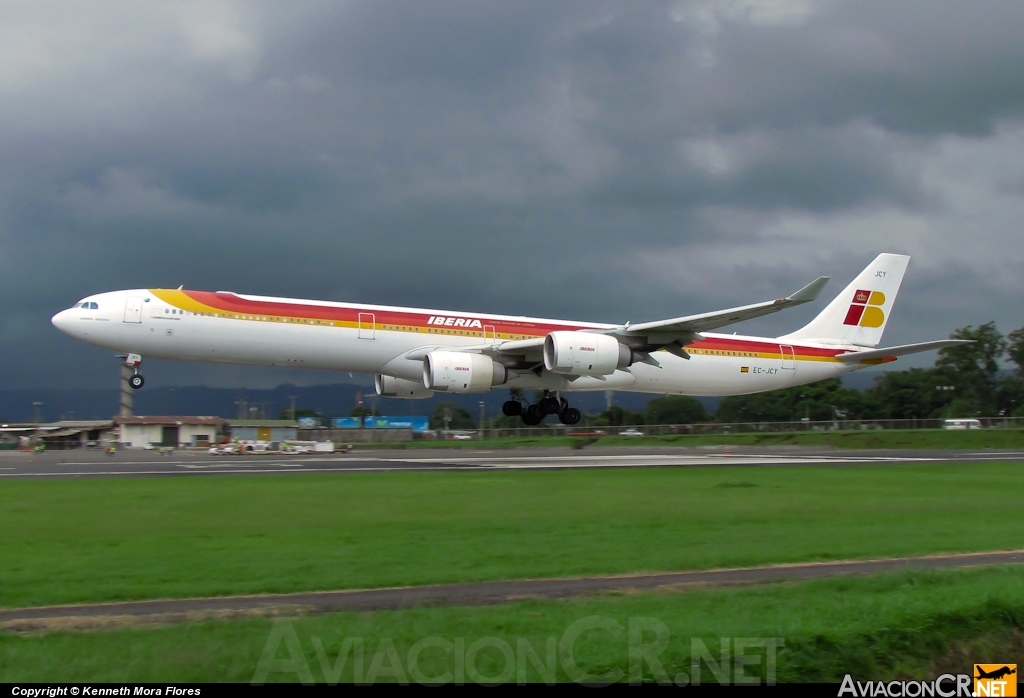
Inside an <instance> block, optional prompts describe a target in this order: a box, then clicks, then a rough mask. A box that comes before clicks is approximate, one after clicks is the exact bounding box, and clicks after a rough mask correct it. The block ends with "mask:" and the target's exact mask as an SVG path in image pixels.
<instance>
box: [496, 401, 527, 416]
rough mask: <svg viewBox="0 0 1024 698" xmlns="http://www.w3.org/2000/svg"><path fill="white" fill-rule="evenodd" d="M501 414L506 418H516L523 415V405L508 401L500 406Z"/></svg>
mask: <svg viewBox="0 0 1024 698" xmlns="http://www.w3.org/2000/svg"><path fill="white" fill-rule="evenodd" d="M501 413H502V414H504V415H505V416H507V417H517V416H519V415H521V414H522V413H523V403H521V402H519V400H509V401H508V402H506V403H505V404H504V405H502V406H501Z"/></svg>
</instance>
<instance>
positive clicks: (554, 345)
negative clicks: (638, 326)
mask: <svg viewBox="0 0 1024 698" xmlns="http://www.w3.org/2000/svg"><path fill="white" fill-rule="evenodd" d="M631 363H633V352H632V351H630V348H629V347H627V346H626V345H624V344H620V343H619V340H617V339H615V337H611V336H609V335H606V334H594V333H592V332H552V333H551V334H549V335H548V336H547V337H545V338H544V368H546V369H547V370H549V371H552V372H553V373H564V374H568V375H573V376H607V375H608V374H610V373H615V370H616V369H619V368H626V367H627V366H629V365H630V364H631Z"/></svg>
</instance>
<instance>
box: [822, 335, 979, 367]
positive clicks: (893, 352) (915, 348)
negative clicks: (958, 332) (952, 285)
mask: <svg viewBox="0 0 1024 698" xmlns="http://www.w3.org/2000/svg"><path fill="white" fill-rule="evenodd" d="M973 343H974V340H973V339H940V340H937V341H935V342H921V343H920V344H901V345H900V346H898V347H888V348H885V349H870V350H868V351H854V352H850V353H849V354H839V355H838V356H836V358H837V359H842V360H843V361H844V362H846V363H853V362H861V361H871V360H876V359H889V358H892V359H895V358H896V357H897V356H906V355H907V354H917V353H918V352H922V351H931V350H933V349H945V348H946V347H955V346H959V345H960V344H973Z"/></svg>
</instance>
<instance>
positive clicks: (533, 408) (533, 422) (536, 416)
mask: <svg viewBox="0 0 1024 698" xmlns="http://www.w3.org/2000/svg"><path fill="white" fill-rule="evenodd" d="M546 416H547V415H545V414H544V411H543V410H542V409H541V408H540V405H530V406H529V407H527V408H526V411H525V412H523V424H525V425H526V426H528V427H535V426H537V425H538V424H540V423H541V422H543V421H544V417H546Z"/></svg>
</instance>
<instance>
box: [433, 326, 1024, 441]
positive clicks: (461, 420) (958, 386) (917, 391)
mask: <svg viewBox="0 0 1024 698" xmlns="http://www.w3.org/2000/svg"><path fill="white" fill-rule="evenodd" d="M950 338H951V339H969V340H973V344H963V345H959V346H955V347H948V348H946V349H941V350H939V352H938V355H937V357H936V359H935V363H934V365H933V366H932V367H931V368H910V369H906V370H903V371H888V372H886V373H884V374H882V375H881V376H879V377H878V378H876V379H875V384H874V385H873V386H872V387H870V388H868V389H866V390H864V391H860V390H856V389H854V388H848V387H845V386H844V385H843V383H842V381H841V380H840V379H839V378H831V379H828V380H823V381H818V382H817V383H810V384H808V385H801V386H796V387H793V388H784V389H782V390H774V391H772V392H768V393H756V394H753V395H736V396H731V397H726V398H722V399H721V400H720V401H719V403H718V409H717V410H716V411H715V413H714V415H712V414H710V413H709V412H708V411H707V410H706V409H705V407H704V405H703V404H702V403H701V402H700V400H697V399H696V398H692V397H686V396H679V395H676V396H665V397H656V398H653V399H651V400H650V401H649V402H648V403H647V407H646V408H645V409H644V411H643V412H638V411H634V410H629V409H625V408H622V407H619V406H617V405H613V406H612V407H610V408H608V409H606V410H604V411H603V412H601V413H600V414H598V415H588V416H587V423H588V424H589V425H591V426H630V425H641V424H697V423H700V422H710V421H717V422H721V423H734V422H788V421H798V420H801V419H810V420H811V421H831V420H836V419H839V420H847V419H933V418H953V417H997V416H1011V415H1012V416H1014V417H1024V328H1021V329H1019V330H1015V331H1013V332H1011V333H1010V334H1009V335H1006V336H1004V335H1003V334H1002V333H1000V332H999V330H998V329H997V328H996V323H995V322H986V323H984V324H982V325H978V326H977V327H974V326H972V325H968V326H966V327H961V328H960V329H958V330H955V331H954V332H952V333H951V334H950ZM1004 360H1005V361H1008V362H1009V367H1008V368H1004V367H1003V366H1004ZM446 410H447V411H448V413H449V415H453V416H454V417H455V419H454V420H452V423H451V427H452V428H465V429H472V428H476V426H477V425H476V420H474V419H473V417H472V416H471V415H470V414H469V412H467V411H466V410H464V409H462V408H461V407H458V406H457V405H455V404H454V403H439V404H438V405H437V406H436V411H435V415H434V418H433V419H431V427H434V426H435V423H437V424H438V425H440V423H441V422H442V415H443V414H444V413H445V411H446ZM517 420H518V418H508V417H506V418H500V419H499V420H497V422H496V423H495V424H494V426H496V427H514V426H515V425H516V424H517V423H518V421H517ZM506 422H507V424H506Z"/></svg>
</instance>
